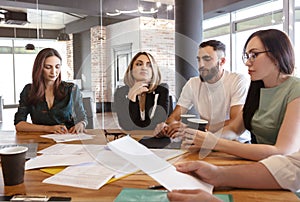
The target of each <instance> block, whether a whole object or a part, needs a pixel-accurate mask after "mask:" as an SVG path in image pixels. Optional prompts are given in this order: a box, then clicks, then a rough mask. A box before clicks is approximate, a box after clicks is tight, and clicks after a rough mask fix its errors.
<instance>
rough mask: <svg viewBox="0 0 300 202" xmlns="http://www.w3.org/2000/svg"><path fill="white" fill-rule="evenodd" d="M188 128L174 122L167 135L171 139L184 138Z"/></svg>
mask: <svg viewBox="0 0 300 202" xmlns="http://www.w3.org/2000/svg"><path fill="white" fill-rule="evenodd" d="M186 127H187V125H185V124H184V123H182V122H181V121H173V122H172V123H170V124H169V125H168V130H167V134H168V136H169V137H170V138H176V137H182V136H183V132H184V129H185V128H186Z"/></svg>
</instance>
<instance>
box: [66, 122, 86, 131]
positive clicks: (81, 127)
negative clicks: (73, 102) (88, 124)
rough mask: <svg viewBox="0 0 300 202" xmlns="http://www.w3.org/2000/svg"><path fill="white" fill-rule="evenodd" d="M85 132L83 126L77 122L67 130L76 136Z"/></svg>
mask: <svg viewBox="0 0 300 202" xmlns="http://www.w3.org/2000/svg"><path fill="white" fill-rule="evenodd" d="M83 132H85V128H84V124H83V123H82V122H78V123H77V124H75V126H73V127H71V128H70V129H69V133H72V134H78V133H83Z"/></svg>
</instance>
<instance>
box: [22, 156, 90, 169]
mask: <svg viewBox="0 0 300 202" xmlns="http://www.w3.org/2000/svg"><path fill="white" fill-rule="evenodd" d="M92 161H94V157H93V156H91V155H89V154H86V153H85V154H80V155H40V156H37V157H35V158H33V159H30V160H28V161H26V163H25V170H30V169H36V168H45V167H55V166H69V165H76V164H80V163H86V162H92Z"/></svg>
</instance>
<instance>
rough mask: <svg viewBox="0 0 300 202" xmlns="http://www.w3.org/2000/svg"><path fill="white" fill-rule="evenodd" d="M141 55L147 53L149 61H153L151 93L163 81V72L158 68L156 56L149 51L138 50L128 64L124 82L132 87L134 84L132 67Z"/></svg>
mask: <svg viewBox="0 0 300 202" xmlns="http://www.w3.org/2000/svg"><path fill="white" fill-rule="evenodd" d="M140 55H146V56H147V57H148V58H149V61H150V63H151V69H152V78H151V80H150V87H149V92H148V93H151V92H153V91H154V90H155V89H156V88H157V86H158V85H159V84H160V81H161V74H160V71H159V68H158V65H157V63H156V61H155V59H154V57H153V56H152V55H151V54H150V53H147V52H138V53H137V54H136V55H135V56H134V57H133V58H132V60H131V61H130V64H129V65H128V68H127V70H126V72H125V76H124V83H125V84H126V85H128V86H129V87H130V88H131V87H132V86H133V85H134V83H135V79H134V78H133V76H132V69H133V64H134V62H135V61H136V59H137V58H138V57H139V56H140Z"/></svg>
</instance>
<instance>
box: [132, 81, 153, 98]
mask: <svg viewBox="0 0 300 202" xmlns="http://www.w3.org/2000/svg"><path fill="white" fill-rule="evenodd" d="M148 91H149V89H148V83H146V82H144V81H139V82H136V83H135V84H134V85H133V86H132V87H131V88H130V89H129V92H128V95H127V98H128V99H129V100H131V101H132V102H136V96H137V95H140V94H142V93H145V92H148Z"/></svg>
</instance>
